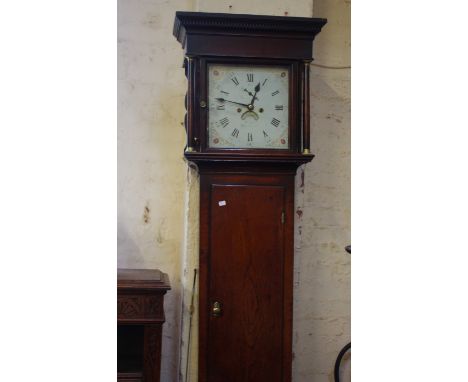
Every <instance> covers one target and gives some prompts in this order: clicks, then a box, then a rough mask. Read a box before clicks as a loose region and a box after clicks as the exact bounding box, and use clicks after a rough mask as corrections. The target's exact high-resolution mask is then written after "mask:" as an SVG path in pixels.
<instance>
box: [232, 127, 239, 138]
mask: <svg viewBox="0 0 468 382" xmlns="http://www.w3.org/2000/svg"><path fill="white" fill-rule="evenodd" d="M231 135H232V136H233V137H236V138H237V137H238V136H239V130H238V129H234V130H233V131H232V134H231Z"/></svg>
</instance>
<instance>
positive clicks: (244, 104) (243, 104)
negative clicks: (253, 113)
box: [215, 98, 250, 108]
mask: <svg viewBox="0 0 468 382" xmlns="http://www.w3.org/2000/svg"><path fill="white" fill-rule="evenodd" d="M215 100H216V101H218V102H230V103H235V104H236V105H241V106H245V107H247V108H249V106H250V105H247V104H246V103H240V102H236V101H229V100H228V99H224V98H215Z"/></svg>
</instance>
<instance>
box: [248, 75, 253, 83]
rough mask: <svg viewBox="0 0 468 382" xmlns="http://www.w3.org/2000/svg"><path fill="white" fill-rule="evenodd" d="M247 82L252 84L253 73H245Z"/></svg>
mask: <svg viewBox="0 0 468 382" xmlns="http://www.w3.org/2000/svg"><path fill="white" fill-rule="evenodd" d="M247 81H248V82H253V73H247Z"/></svg>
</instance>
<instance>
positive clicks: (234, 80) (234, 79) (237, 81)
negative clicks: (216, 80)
mask: <svg viewBox="0 0 468 382" xmlns="http://www.w3.org/2000/svg"><path fill="white" fill-rule="evenodd" d="M231 81H232V82H234V83H235V84H236V86H237V85H239V80H238V79H237V77H233V78H231Z"/></svg>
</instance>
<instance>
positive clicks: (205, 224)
mask: <svg viewBox="0 0 468 382" xmlns="http://www.w3.org/2000/svg"><path fill="white" fill-rule="evenodd" d="M325 23H326V20H324V19H317V18H298V17H274V16H255V15H235V14H210V13H197V12H177V13H176V17H175V23H174V36H175V37H176V38H177V39H178V41H179V42H180V43H181V44H182V47H183V48H184V50H185V61H184V67H185V72H186V76H187V79H188V91H187V95H186V109H187V115H186V118H185V127H186V131H187V147H186V149H185V153H184V155H185V158H186V159H188V160H189V161H190V162H191V163H193V164H195V165H196V167H197V168H198V170H199V173H200V184H201V185H200V253H199V260H200V261H199V262H200V286H199V289H200V292H199V296H200V297H199V307H200V309H199V365H198V375H199V378H198V381H199V382H252V381H255V382H290V381H291V361H292V304H293V262H294V179H295V174H296V170H297V167H298V166H299V165H301V164H304V163H307V162H309V161H311V160H312V158H313V155H312V154H311V153H310V142H309V130H310V127H309V120H310V117H309V63H310V61H312V42H313V39H314V37H315V35H316V34H317V33H319V31H320V30H321V28H322V27H323V25H324V24H325ZM226 63H228V64H229V65H237V64H238V65H243V66H244V68H245V67H246V66H247V67H248V66H249V65H252V66H255V67H256V68H259V67H275V66H276V67H284V68H286V69H285V71H286V72H287V73H288V74H287V78H288V81H289V85H288V86H289V90H288V92H289V95H288V97H289V98H288V113H289V114H288V118H289V121H288V146H287V148H286V149H272V148H267V147H263V148H256V149H253V148H248V147H235V148H234V147H231V148H222V149H220V148H213V147H210V142H209V140H208V128H209V126H208V125H209V121H208V120H209V118H208V113H210V112H211V111H210V110H212V109H211V108H212V107H213V106H212V103H213V100H215V101H216V100H219V99H220V98H215V97H220V96H219V95H218V96H213V95H210V94H209V83H208V81H209V76H208V71H209V68H208V67H209V65H210V64H226ZM285 76H286V75H285ZM233 81H234V80H233ZM236 82H237V80H236V81H235V83H236ZM255 82H257V81H255ZM228 83H229V81H228ZM262 84H263V83H262ZM236 85H237V83H236ZM246 86H247V87H248V84H246ZM253 86H254V85H253V84H252V86H251V87H250V88H249V89H245V92H247V93H249V91H250V92H251V93H253V92H254V89H253ZM258 86H260V85H257V87H256V89H258ZM257 91H258V90H255V94H254V96H253V98H252V101H247V98H245V99H246V100H245V101H240V98H239V97H240V96H241V93H242V92H239V94H237V95H236V97H238V98H231V100H234V101H236V102H234V103H237V105H239V106H242V107H247V106H248V110H254V111H256V110H257V109H254V105H253V102H254V99H255V96H256V95H257V96H258V98H259V101H258V102H257V104H258V103H260V102H261V100H260V99H261V98H262V96H263V94H266V92H264V93H261V90H260V92H258V93H257ZM270 93H271V91H270ZM225 94H229V93H225ZM242 95H243V94H242ZM271 95H273V94H271ZM229 96H230V97H231V96H232V91H231V94H230V95H229ZM244 97H245V96H244ZM227 102H230V101H227ZM239 102H241V103H239ZM242 102H244V103H246V102H250V104H249V105H247V104H243V103H242ZM231 103H232V102H231ZM221 107H222V105H221ZM255 107H258V106H255ZM265 107H266V106H265ZM244 110H245V109H244ZM237 111H238V112H239V114H238V115H241V114H240V111H241V108H240V107H239V110H237ZM258 112H259V113H262V111H260V110H258ZM233 115H236V114H235V112H233V113H232V114H231V116H233ZM259 115H260V114H259ZM262 115H263V114H262ZM236 123H238V125H236ZM241 123H242V122H241V121H240V120H239V121H236V120H234V119H233V118H232V122H231V124H230V125H229V128H230V129H233V128H236V127H238V130H240V129H242V125H241ZM252 123H254V122H252ZM234 133H236V132H235V131H233V135H234ZM236 134H237V133H236Z"/></svg>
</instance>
